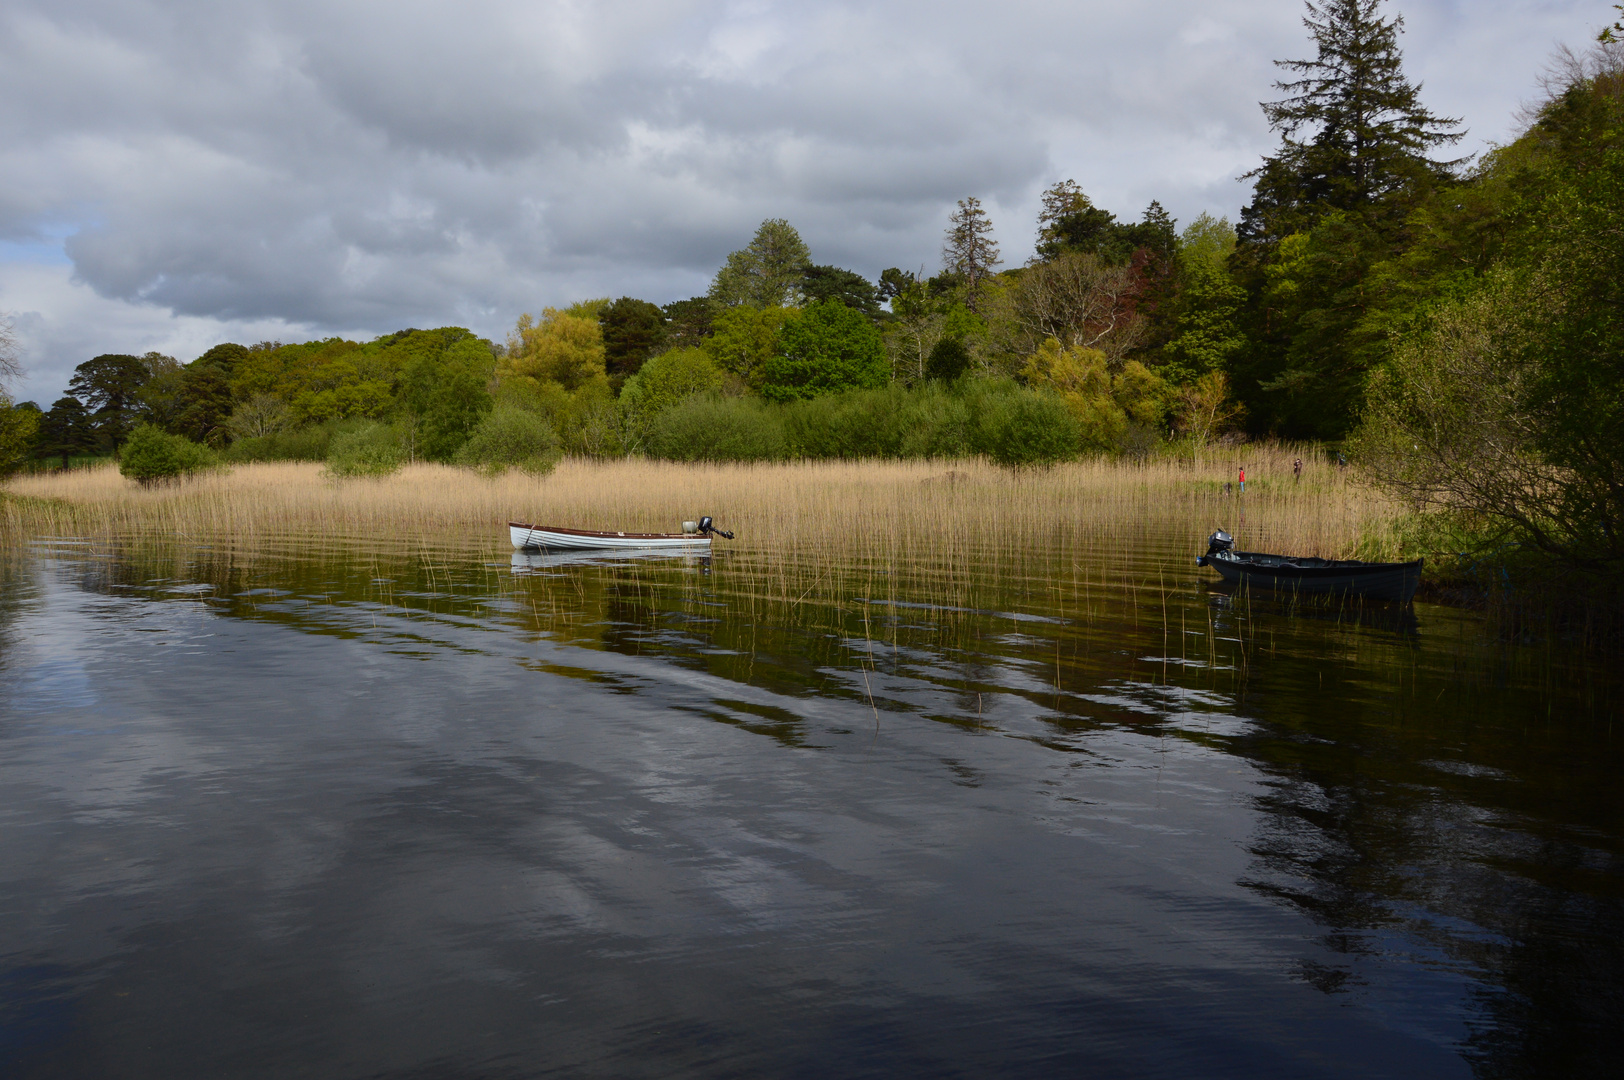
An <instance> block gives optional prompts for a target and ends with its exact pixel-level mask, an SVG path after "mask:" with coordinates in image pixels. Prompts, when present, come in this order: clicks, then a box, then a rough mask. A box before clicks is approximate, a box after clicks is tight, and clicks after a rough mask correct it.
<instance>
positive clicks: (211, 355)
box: [187, 341, 249, 380]
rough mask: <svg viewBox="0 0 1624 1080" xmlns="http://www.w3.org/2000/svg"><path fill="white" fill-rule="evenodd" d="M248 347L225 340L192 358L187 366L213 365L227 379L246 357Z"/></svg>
mask: <svg viewBox="0 0 1624 1080" xmlns="http://www.w3.org/2000/svg"><path fill="white" fill-rule="evenodd" d="M248 353H249V350H248V347H247V346H246V345H238V344H236V343H235V342H230V341H225V342H221V343H220V344H219V345H216V346H214V347H213V348H211V349H209V351H208V352H206V353H204V354H203V355H202V356H200V357H198V358H197V359H196V360H193V361H192V362H191V363H190V364H188V365H187V366H188V367H213V368H216V369H218V370H219V371H220V373H221V374H222V375H224V376H225V377H226V378H227V379H228V380H229V379H230V378H231V376H232V375H233V374H234V373H235V372H236V370H237V364H238V363H239V362H241V361H242V360H245V359H247V358H248Z"/></svg>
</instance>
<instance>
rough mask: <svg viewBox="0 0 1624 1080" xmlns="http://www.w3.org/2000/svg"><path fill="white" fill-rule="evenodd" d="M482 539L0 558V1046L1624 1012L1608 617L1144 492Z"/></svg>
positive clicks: (295, 1046) (620, 1071) (746, 1064)
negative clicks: (1596, 655) (628, 554)
mask: <svg viewBox="0 0 1624 1080" xmlns="http://www.w3.org/2000/svg"><path fill="white" fill-rule="evenodd" d="M502 539H503V538H501V537H498V536H492V537H490V538H488V542H487V538H479V540H478V541H477V542H473V541H470V542H467V543H460V544H459V543H452V542H447V543H444V544H439V545H427V546H424V545H400V546H398V547H394V548H389V547H385V548H383V549H380V548H378V547H377V546H375V545H365V546H363V545H360V544H354V545H348V546H346V545H328V546H320V545H299V544H295V543H293V542H288V543H285V544H281V545H277V544H274V543H269V544H265V545H262V546H261V547H260V548H259V549H258V550H256V551H254V552H252V553H248V552H242V551H236V552H232V551H227V550H223V549H221V548H218V547H211V546H209V545H206V544H196V543H188V542H182V541H172V542H168V543H164V542H159V541H144V542H140V543H137V542H134V541H132V542H129V543H124V544H109V543H105V542H104V543H97V544H90V543H84V542H79V541H73V540H67V539H58V540H37V541H35V542H33V543H30V544H28V545H26V546H25V547H23V548H21V549H14V550H11V551H9V552H8V553H6V554H5V555H4V556H0V586H3V593H0V1073H3V1074H4V1075H6V1076H8V1077H149V1076H150V1077H166V1078H174V1077H187V1076H200V1077H287V1076H294V1075H297V1076H311V1077H402V1078H405V1077H412V1078H427V1077H459V1076H469V1077H474V1076H478V1077H510V1076H511V1077H520V1076H526V1077H528V1076H547V1075H560V1076H604V1077H656V1076H659V1077H673V1076H707V1077H732V1076H738V1077H747V1076H748V1077H755V1076H784V1077H796V1076H806V1077H826V1076H841V1077H846V1076H886V1077H891V1076H932V1077H936V1076H940V1077H959V1076H964V1077H987V1076H998V1077H1027V1076H1033V1077H1036V1076H1044V1077H1050V1076H1090V1077H1117V1076H1120V1077H1136V1078H1143V1077H1191V1076H1202V1077H1226V1076H1235V1077H1248V1078H1255V1077H1276V1076H1278V1077H1318V1076H1327V1077H1344V1076H1345V1077H1361V1078H1367V1077H1377V1076H1416V1077H1421V1076H1425V1077H1449V1076H1472V1075H1479V1076H1485V1077H1502V1076H1504V1077H1520V1076H1530V1077H1531V1076H1561V1075H1598V1074H1600V1073H1603V1072H1610V1071H1611V1070H1612V1069H1614V1068H1616V1067H1617V1062H1618V1061H1619V1060H1624V1035H1621V1033H1624V903H1621V901H1624V871H1621V866H1620V854H1621V851H1624V812H1621V811H1624V785H1621V784H1620V781H1619V777H1620V776H1621V775H1624V770H1621V766H1624V752H1621V741H1620V738H1619V736H1618V734H1617V733H1616V732H1615V728H1616V725H1617V721H1618V720H1619V719H1620V709H1619V705H1620V700H1621V698H1620V693H1619V686H1618V680H1617V677H1616V675H1615V673H1614V672H1613V671H1612V669H1611V667H1610V666H1609V665H1608V664H1606V663H1605V662H1601V661H1595V662H1590V663H1586V662H1583V661H1576V660H1574V659H1572V658H1571V657H1569V656H1567V655H1565V653H1564V651H1563V650H1562V649H1561V648H1560V647H1559V646H1556V645H1553V644H1551V643H1549V642H1546V643H1533V644H1527V643H1524V644H1516V643H1505V642H1502V641H1498V640H1496V639H1495V637H1494V635H1493V634H1492V633H1491V632H1490V630H1489V628H1487V627H1486V626H1485V625H1484V624H1483V622H1482V621H1481V619H1480V618H1479V617H1478V616H1476V615H1473V614H1471V613H1467V612H1461V611H1458V610H1453V609H1449V608H1443V607H1437V606H1429V605H1426V604H1417V605H1416V606H1415V608H1414V610H1413V613H1411V614H1408V615H1405V614H1397V613H1394V612H1391V611H1386V610H1380V609H1372V610H1367V611H1361V610H1357V609H1349V608H1345V607H1337V606H1335V605H1329V606H1310V607H1305V608H1297V609H1293V608H1291V607H1288V606H1284V605H1281V604H1278V603H1272V602H1265V601H1263V600H1260V599H1257V598H1253V599H1250V600H1249V599H1248V598H1247V597H1245V596H1244V595H1242V596H1232V595H1229V594H1226V593H1224V592H1221V591H1217V590H1216V589H1215V588H1213V587H1211V586H1209V585H1208V584H1207V582H1206V581H1204V580H1203V576H1202V575H1203V574H1205V572H1204V571H1198V570H1197V569H1196V568H1195V566H1194V565H1193V558H1192V556H1193V555H1194V554H1195V552H1194V551H1192V550H1186V548H1187V547H1188V544H1187V543H1175V542H1173V541H1172V540H1160V539H1157V538H1156V537H1155V536H1148V537H1147V538H1145V539H1144V541H1143V542H1142V543H1141V544H1140V545H1139V546H1138V547H1136V548H1135V549H1134V551H1133V553H1132V555H1131V556H1130V557H1127V558H1125V559H1124V560H1122V561H1120V562H1119V561H1114V560H1113V561H1107V560H1105V559H1104V558H1100V559H1098V560H1097V561H1096V562H1094V563H1091V564H1090V563H1087V561H1086V559H1085V560H1084V564H1079V562H1078V557H1077V556H1076V555H1075V553H1074V554H1072V555H1068V556H1065V557H1059V556H1057V557H1055V558H1048V557H1047V556H1046V555H1045V553H1043V552H1036V553H1032V554H1031V555H1030V557H1029V558H1026V559H1024V560H1020V561H1018V562H1017V563H1011V562H1009V561H1008V560H1004V559H999V558H994V557H992V556H990V555H989V558H988V559H987V561H986V566H985V569H984V570H983V571H980V572H978V574H977V575H975V579H974V580H969V581H966V580H949V579H950V578H953V577H954V575H953V574H950V573H949V572H947V571H946V570H945V569H944V568H941V567H935V568H933V567H931V566H929V565H921V566H916V567H912V568H907V569H898V568H897V567H881V566H873V565H868V566H864V565H852V566H850V567H847V568H843V569H841V570H839V571H838V572H835V571H830V570H829V569H828V568H827V567H825V568H822V569H819V570H818V571H817V572H816V573H813V572H811V571H810V570H807V568H797V567H793V566H781V565H776V564H775V563H774V561H773V559H772V557H771V556H770V555H769V554H767V553H762V552H752V551H751V550H750V549H748V548H747V547H744V546H742V545H737V546H734V547H732V548H731V549H729V550H726V551H721V552H719V553H718V554H717V555H716V556H715V558H714V559H712V560H708V561H700V560H693V559H654V558H597V559H593V558H575V559H573V560H572V559H565V558H545V557H540V556H524V555H514V554H511V553H510V551H509V550H508V549H507V548H506V547H505V545H503V544H502V543H501V541H502ZM836 565H837V564H836ZM802 571H805V572H804V573H803V572H802ZM797 574H799V575H800V576H798V577H797V576H796V575H797ZM774 575H779V576H780V577H785V576H787V577H789V578H794V580H795V581H796V582H799V581H801V580H805V581H806V582H807V584H806V587H805V591H804V592H802V591H801V587H800V586H799V585H798V584H797V585H796V586H795V587H794V588H792V589H786V588H783V587H780V588H779V591H778V593H777V594H772V590H771V589H770V588H768V584H770V582H771V581H772V580H774ZM957 577H958V578H959V579H962V578H963V577H964V574H963V573H962V571H961V572H959V573H958V574H957ZM791 592H793V593H795V594H796V595H794V596H789V593H791ZM786 596H789V599H786V598H785V597H786ZM1607 1061H1613V1062H1614V1065H1613V1066H1607V1065H1606V1064H1605V1063H1606V1062H1607Z"/></svg>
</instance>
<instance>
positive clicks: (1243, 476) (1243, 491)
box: [1241, 465, 1246, 495]
mask: <svg viewBox="0 0 1624 1080" xmlns="http://www.w3.org/2000/svg"><path fill="white" fill-rule="evenodd" d="M1241 494H1242V495H1245V494H1246V466H1245V465H1242V466H1241Z"/></svg>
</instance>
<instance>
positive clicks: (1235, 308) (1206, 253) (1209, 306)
mask: <svg viewBox="0 0 1624 1080" xmlns="http://www.w3.org/2000/svg"><path fill="white" fill-rule="evenodd" d="M1235 239H1236V238H1235V228H1234V226H1232V225H1230V223H1229V220H1228V219H1227V218H1214V217H1212V216H1211V215H1210V214H1201V215H1200V216H1199V217H1197V218H1196V219H1195V220H1194V221H1192V222H1191V223H1190V224H1189V226H1188V227H1186V228H1185V230H1184V232H1183V234H1181V235H1180V237H1179V254H1178V263H1179V292H1178V296H1177V299H1176V300H1175V301H1174V303H1173V307H1172V311H1171V320H1172V332H1171V333H1170V335H1169V337H1168V340H1167V342H1166V343H1165V344H1164V345H1163V346H1162V349H1161V355H1162V360H1163V362H1164V363H1165V364H1166V365H1167V369H1168V370H1167V375H1168V376H1169V377H1170V378H1172V379H1174V380H1176V381H1180V382H1188V381H1190V380H1193V379H1197V378H1199V377H1200V376H1202V375H1204V374H1205V373H1207V372H1210V371H1222V372H1226V373H1227V372H1228V371H1230V370H1231V369H1232V368H1233V366H1234V365H1235V363H1236V362H1237V361H1238V360H1240V358H1241V357H1242V355H1243V354H1244V353H1245V350H1246V335H1245V333H1244V332H1243V331H1242V330H1241V321H1242V317H1243V314H1244V311H1245V306H1246V290H1245V289H1243V288H1241V286H1240V284H1239V283H1238V282H1237V281H1235V279H1234V276H1233V275H1232V274H1231V273H1230V272H1229V256H1230V253H1231V252H1233V251H1234V250H1235Z"/></svg>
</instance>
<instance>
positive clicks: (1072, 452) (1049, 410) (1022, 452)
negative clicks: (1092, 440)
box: [974, 391, 1079, 469]
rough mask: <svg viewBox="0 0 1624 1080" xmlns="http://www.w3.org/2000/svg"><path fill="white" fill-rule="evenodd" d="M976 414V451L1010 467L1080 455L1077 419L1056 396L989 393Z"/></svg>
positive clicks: (1063, 459)
mask: <svg viewBox="0 0 1624 1080" xmlns="http://www.w3.org/2000/svg"><path fill="white" fill-rule="evenodd" d="M982 403H983V404H982V407H981V408H979V409H977V410H976V412H975V416H976V431H975V436H974V443H975V449H976V450H977V451H978V452H979V453H983V454H986V455H987V456H988V457H989V458H991V459H992V460H993V461H994V462H995V463H996V464H999V465H1003V466H1006V467H1008V468H1014V469H1018V468H1023V467H1028V466H1043V465H1053V464H1054V463H1055V462H1057V461H1069V460H1071V459H1072V458H1075V457H1076V456H1077V443H1078V439H1079V431H1078V426H1077V418H1076V417H1075V416H1073V415H1072V412H1071V410H1070V409H1068V408H1067V407H1066V403H1065V402H1064V401H1062V400H1060V397H1059V396H1058V395H1056V394H1051V393H1042V392H1033V391H1025V392H1019V393H1003V394H998V393H985V394H984V395H983V396H982Z"/></svg>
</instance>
